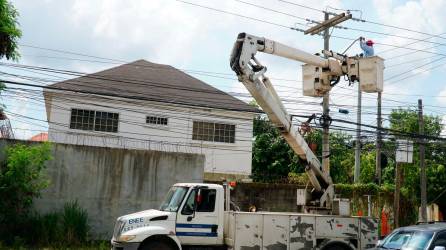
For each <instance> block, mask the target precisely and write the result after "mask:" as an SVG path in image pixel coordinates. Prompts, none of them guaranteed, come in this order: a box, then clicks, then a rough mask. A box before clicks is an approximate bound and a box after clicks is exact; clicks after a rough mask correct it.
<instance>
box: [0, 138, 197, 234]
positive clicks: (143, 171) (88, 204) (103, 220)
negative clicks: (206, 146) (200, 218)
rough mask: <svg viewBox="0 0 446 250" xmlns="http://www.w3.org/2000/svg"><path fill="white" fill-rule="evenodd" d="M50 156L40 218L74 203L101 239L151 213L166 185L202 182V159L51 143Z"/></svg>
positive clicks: (38, 203) (1, 146) (39, 201)
mask: <svg viewBox="0 0 446 250" xmlns="http://www.w3.org/2000/svg"><path fill="white" fill-rule="evenodd" d="M8 143H14V141H5V140H0V149H1V150H0V151H1V152H2V154H3V152H4V150H3V149H4V148H5V145H6V144H8ZM52 151H53V152H52V154H53V159H52V160H50V161H49V162H48V163H47V175H48V177H49V179H50V181H51V184H50V186H49V188H47V189H46V190H45V191H44V192H43V195H42V198H40V199H37V200H36V201H35V207H36V208H37V210H38V211H40V212H43V213H44V212H50V211H54V210H56V209H60V208H62V207H63V205H64V203H66V202H68V201H73V200H78V201H79V203H80V205H81V206H82V207H83V208H85V209H86V210H87V211H88V215H89V219H90V223H91V225H92V226H93V228H92V229H93V230H92V232H93V233H94V235H95V236H96V237H100V238H104V239H109V238H110V237H111V233H112V231H113V225H114V222H115V220H116V218H117V217H119V216H121V215H124V214H128V213H132V212H137V211H140V210H146V209H150V208H157V207H158V206H159V205H160V203H161V201H162V200H163V198H164V195H165V194H166V193H167V191H168V189H169V187H170V186H171V185H172V184H174V183H177V182H202V177H203V168H204V157H203V156H202V155H194V154H185V153H168V152H156V151H142V150H124V149H110V148H101V147H88V146H77V145H67V144H55V143H54V144H53V148H52ZM1 158H2V159H4V155H3V156H2V157H1Z"/></svg>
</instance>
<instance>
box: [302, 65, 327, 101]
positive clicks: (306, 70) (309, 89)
mask: <svg viewBox="0 0 446 250" xmlns="http://www.w3.org/2000/svg"><path fill="white" fill-rule="evenodd" d="M329 73H330V72H329V71H325V70H324V69H322V68H321V67H317V66H314V65H310V64H304V65H302V78H303V88H302V89H303V95H304V96H313V97H321V96H324V94H325V93H327V92H328V91H330V89H331V86H330V78H329V77H330V75H329Z"/></svg>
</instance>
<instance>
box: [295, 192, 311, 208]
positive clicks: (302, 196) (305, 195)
mask: <svg viewBox="0 0 446 250" xmlns="http://www.w3.org/2000/svg"><path fill="white" fill-rule="evenodd" d="M296 196H297V197H296V205H298V206H305V205H307V202H308V201H309V200H310V192H309V191H308V190H307V189H297V195H296Z"/></svg>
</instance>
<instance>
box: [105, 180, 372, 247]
mask: <svg viewBox="0 0 446 250" xmlns="http://www.w3.org/2000/svg"><path fill="white" fill-rule="evenodd" d="M229 200H230V198H229V192H225V189H224V187H223V186H222V185H217V184H204V183H178V184H175V185H173V186H172V187H171V189H170V190H169V192H168V194H167V196H166V199H165V200H164V201H163V203H162V205H161V206H160V208H159V209H158V210H154V209H151V210H146V211H141V212H137V213H133V214H129V215H125V216H121V217H119V218H118V219H117V222H116V225H115V229H114V233H113V238H112V240H111V243H112V246H113V249H114V250H118V249H119V250H128V249H143V250H147V249H149V250H152V249H153V250H181V249H228V250H235V249H237V250H248V249H249V250H250V249H253V250H260V249H265V250H267V249H274V250H281V249H283V250H287V249H322V250H342V249H344V250H351V249H368V248H372V247H374V245H375V242H376V240H377V237H378V233H377V227H378V222H377V220H375V219H373V218H370V217H348V216H334V215H315V214H298V213H271V212H256V213H250V212H240V211H230V210H229V209H226V208H227V207H229V203H228V202H225V201H229Z"/></svg>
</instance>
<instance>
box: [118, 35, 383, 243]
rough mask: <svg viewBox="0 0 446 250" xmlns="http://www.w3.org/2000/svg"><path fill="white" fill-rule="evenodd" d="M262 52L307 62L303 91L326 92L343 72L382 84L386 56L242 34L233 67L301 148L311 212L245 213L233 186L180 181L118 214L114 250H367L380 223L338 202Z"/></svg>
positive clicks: (302, 197)
mask: <svg viewBox="0 0 446 250" xmlns="http://www.w3.org/2000/svg"><path fill="white" fill-rule="evenodd" d="M257 52H265V53H270V54H273V55H277V56H281V57H286V58H289V59H292V60H296V61H301V62H305V63H307V64H306V65H304V66H303V71H304V72H303V73H304V94H305V95H310V96H320V95H323V94H324V93H325V92H326V91H329V90H330V88H331V87H332V86H333V84H335V83H336V82H337V81H339V77H341V76H343V75H347V77H348V78H349V79H350V80H351V81H357V80H358V79H361V88H363V90H364V91H376V89H377V88H382V71H380V68H382V67H383V65H382V59H380V58H378V57H373V58H355V57H352V58H349V57H344V56H342V55H338V54H335V53H332V52H328V51H325V52H324V54H326V55H327V56H328V58H321V57H319V56H315V55H311V54H309V53H306V52H304V51H301V50H298V49H294V48H291V47H288V46H286V45H283V44H280V43H277V42H274V41H271V40H268V39H265V38H260V37H255V36H251V35H248V34H245V33H242V34H240V35H239V36H238V38H237V41H236V43H235V45H234V48H233V51H232V55H231V60H230V62H231V68H232V69H233V70H234V71H235V72H236V74H237V76H238V78H239V80H240V81H241V82H242V83H243V84H244V85H245V86H246V87H247V89H248V90H249V92H250V93H251V94H252V96H253V97H254V98H255V99H256V100H257V102H258V104H259V105H260V106H261V107H262V108H263V110H264V111H265V113H266V114H267V115H268V117H269V118H270V120H271V121H272V122H273V123H274V124H275V125H276V126H277V127H278V128H279V130H280V131H281V133H282V135H283V136H284V137H285V139H286V140H287V142H288V143H289V144H290V145H291V147H292V148H293V150H294V151H295V152H296V154H298V155H299V157H301V158H302V159H304V160H305V161H306V162H307V169H306V171H307V173H308V175H309V177H310V181H311V183H312V186H313V188H314V190H313V191H312V192H311V193H308V192H307V191H306V190H300V191H298V192H297V194H298V197H297V205H303V206H305V207H306V208H307V211H309V212H312V213H293V212H283V213H282V212H281V213H277V212H263V211H262V212H242V211H239V210H238V209H237V206H233V205H231V198H230V191H229V190H230V189H229V188H228V185H218V184H209V183H177V184H174V185H173V186H172V187H171V189H170V190H169V192H168V193H167V195H166V198H165V200H164V201H163V202H162V204H161V206H160V207H159V209H151V210H145V211H141V212H137V213H133V214H128V215H124V216H121V217H119V218H118V219H117V221H116V224H115V229H114V232H113V237H112V240H111V243H112V246H113V247H112V249H114V250H128V249H142V250H181V249H221V250H223V249H225V250H248V249H252V250H261V249H264V250H268V249H274V250H294V249H319V250H354V249H359V250H363V249H371V248H373V247H374V246H375V243H376V241H377V240H378V221H377V220H376V219H374V218H371V217H355V216H349V215H348V213H349V206H345V207H344V206H342V204H343V203H342V202H341V200H337V201H338V203H336V202H335V201H336V199H334V189H333V182H332V180H331V178H330V175H329V172H328V170H327V169H323V168H322V167H321V164H320V162H319V160H318V158H317V157H316V156H315V155H314V153H313V152H312V151H311V150H310V149H309V147H308V145H307V144H306V143H305V141H304V138H303V137H302V136H301V135H300V134H299V133H298V132H297V131H298V130H297V128H295V126H294V125H293V124H292V122H291V118H290V116H289V114H288V113H287V112H286V110H285V108H284V106H283V104H282V103H281V102H280V100H279V97H278V95H277V93H276V92H275V90H274V88H273V86H272V84H271V82H270V80H269V79H268V78H267V77H266V76H265V75H264V73H265V72H266V67H265V66H263V65H261V64H260V62H259V61H258V60H257V59H256V57H255V55H256V53H257ZM359 66H361V67H360V68H359ZM379 81H381V85H380V83H379ZM377 83H378V84H377ZM344 205H345V204H344ZM343 207H344V208H345V209H342V208H343Z"/></svg>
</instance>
